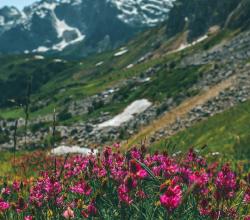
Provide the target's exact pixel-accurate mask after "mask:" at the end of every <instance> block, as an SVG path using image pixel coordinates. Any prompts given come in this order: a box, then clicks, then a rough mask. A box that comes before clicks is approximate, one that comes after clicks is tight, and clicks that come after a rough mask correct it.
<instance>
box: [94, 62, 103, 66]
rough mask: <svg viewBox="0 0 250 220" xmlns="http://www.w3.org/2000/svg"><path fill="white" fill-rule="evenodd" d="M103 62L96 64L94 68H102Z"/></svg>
mask: <svg viewBox="0 0 250 220" xmlns="http://www.w3.org/2000/svg"><path fill="white" fill-rule="evenodd" d="M103 63H104V62H103V61H101V62H99V63H97V64H96V65H95V66H96V67H98V66H102V64H103Z"/></svg>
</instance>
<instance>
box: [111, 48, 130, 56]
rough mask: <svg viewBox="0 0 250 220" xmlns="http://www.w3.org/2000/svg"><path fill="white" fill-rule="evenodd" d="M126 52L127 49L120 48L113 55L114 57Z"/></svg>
mask: <svg viewBox="0 0 250 220" xmlns="http://www.w3.org/2000/svg"><path fill="white" fill-rule="evenodd" d="M127 52H128V49H126V48H122V49H121V50H120V51H119V52H117V53H115V54H114V56H115V57H119V56H122V55H124V54H125V53H127Z"/></svg>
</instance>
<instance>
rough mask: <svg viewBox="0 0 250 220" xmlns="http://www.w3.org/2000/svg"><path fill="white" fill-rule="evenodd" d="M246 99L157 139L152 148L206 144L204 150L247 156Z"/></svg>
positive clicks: (249, 108) (249, 106)
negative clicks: (230, 107) (173, 134)
mask: <svg viewBox="0 0 250 220" xmlns="http://www.w3.org/2000/svg"><path fill="white" fill-rule="evenodd" d="M249 121H250V102H249V101H248V102H246V103H243V104H240V105H238V106H236V107H234V108H232V109H229V110H228V111H226V112H223V113H221V114H218V115H215V116H213V117H211V118H209V119H208V120H205V121H203V122H200V123H198V124H196V125H195V126H193V127H191V128H188V129H186V130H184V131H181V132H179V133H178V134H176V135H175V136H173V137H171V138H169V139H167V140H163V141H160V142H159V143H157V144H155V145H154V147H153V148H154V149H159V150H166V147H165V146H166V143H172V144H174V145H176V149H177V150H183V149H186V150H187V149H188V148H189V147H197V148H201V147H203V146H204V145H207V147H206V149H205V150H206V151H207V152H220V153H222V154H226V155H230V156H233V157H236V158H237V157H240V158H238V159H242V157H244V158H249V157H250V148H249V141H250V134H249V131H250V124H249V123H247V122H249Z"/></svg>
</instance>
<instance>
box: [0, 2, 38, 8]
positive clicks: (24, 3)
mask: <svg viewBox="0 0 250 220" xmlns="http://www.w3.org/2000/svg"><path fill="white" fill-rule="evenodd" d="M35 1H36V0H0V8H1V7H3V6H5V5H14V6H16V7H17V8H19V9H23V7H24V6H26V5H29V4H31V3H32V2H35Z"/></svg>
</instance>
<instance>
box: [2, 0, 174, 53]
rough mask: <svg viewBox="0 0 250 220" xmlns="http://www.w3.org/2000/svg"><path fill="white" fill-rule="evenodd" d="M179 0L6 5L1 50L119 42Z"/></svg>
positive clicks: (88, 48)
mask: <svg viewBox="0 0 250 220" xmlns="http://www.w3.org/2000/svg"><path fill="white" fill-rule="evenodd" d="M173 1H174V0H41V1H38V2H35V3H34V4H32V5H30V6H28V7H25V8H24V9H23V10H22V11H19V10H18V9H17V8H15V7H4V8H2V9H0V53H23V52H25V53H30V52H52V51H57V52H58V51H63V50H65V49H66V48H67V49H70V48H72V47H75V45H78V47H79V46H80V47H81V50H80V51H81V53H82V55H86V54H88V53H90V52H101V51H103V50H105V49H108V48H113V47H115V46H118V45H119V44H120V43H122V42H124V41H125V40H126V39H128V38H129V37H131V36H132V35H133V34H134V33H136V32H138V31H140V30H142V29H144V28H147V27H151V26H154V25H156V24H158V23H159V22H162V21H164V20H165V19H166V17H167V15H168V12H169V9H170V8H171V6H172V2H173Z"/></svg>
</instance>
